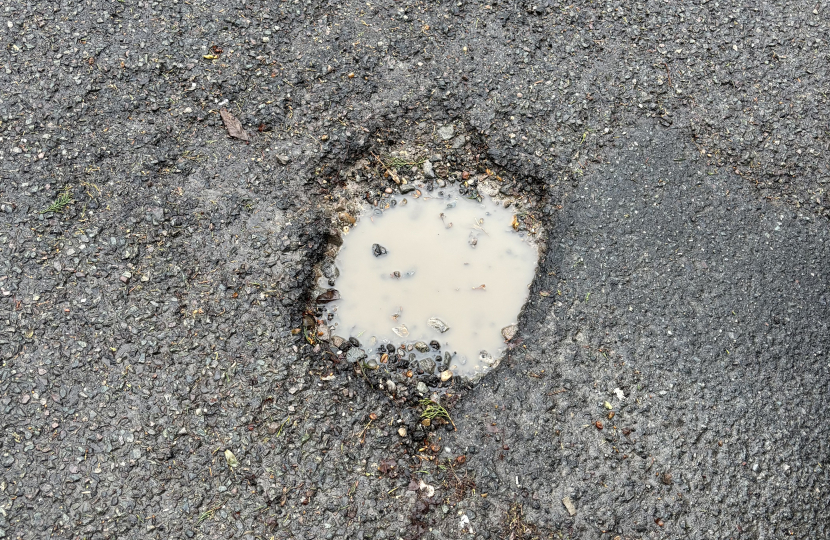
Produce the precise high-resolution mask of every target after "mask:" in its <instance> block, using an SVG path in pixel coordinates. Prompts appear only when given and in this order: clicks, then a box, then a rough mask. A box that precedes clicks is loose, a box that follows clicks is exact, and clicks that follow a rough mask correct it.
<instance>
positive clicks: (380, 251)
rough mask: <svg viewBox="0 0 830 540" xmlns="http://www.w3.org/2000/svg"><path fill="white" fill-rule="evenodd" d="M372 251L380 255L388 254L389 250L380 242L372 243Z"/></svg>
mask: <svg viewBox="0 0 830 540" xmlns="http://www.w3.org/2000/svg"><path fill="white" fill-rule="evenodd" d="M372 253H373V254H374V255H375V257H380V256H381V255H386V254H387V253H388V252H387V251H386V248H385V247H383V246H382V245H380V244H372Z"/></svg>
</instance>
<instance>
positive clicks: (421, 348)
mask: <svg viewBox="0 0 830 540" xmlns="http://www.w3.org/2000/svg"><path fill="white" fill-rule="evenodd" d="M415 350H416V351H418V352H428V351H429V345H427V344H426V343H424V342H423V341H416V342H415Z"/></svg>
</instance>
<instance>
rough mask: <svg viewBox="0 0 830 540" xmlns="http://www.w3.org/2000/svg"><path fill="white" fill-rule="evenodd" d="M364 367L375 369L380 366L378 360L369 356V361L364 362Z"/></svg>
mask: <svg viewBox="0 0 830 540" xmlns="http://www.w3.org/2000/svg"><path fill="white" fill-rule="evenodd" d="M366 367H367V368H369V369H377V368H379V367H380V364H378V361H377V360H375V359H374V358H370V359H369V361H368V362H366Z"/></svg>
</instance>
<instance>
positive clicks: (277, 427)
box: [268, 422, 280, 435]
mask: <svg viewBox="0 0 830 540" xmlns="http://www.w3.org/2000/svg"><path fill="white" fill-rule="evenodd" d="M279 430H280V425H279V423H277V422H271V423H270V424H268V433H269V434H270V435H273V434H274V433H276V432H277V431H279Z"/></svg>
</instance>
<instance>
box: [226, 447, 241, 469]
mask: <svg viewBox="0 0 830 540" xmlns="http://www.w3.org/2000/svg"><path fill="white" fill-rule="evenodd" d="M225 461H227V462H228V467H230V468H232V469H235V468H236V467H239V461H238V460H237V459H236V456H235V455H233V452H231V451H230V450H225Z"/></svg>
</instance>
